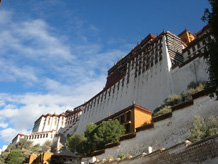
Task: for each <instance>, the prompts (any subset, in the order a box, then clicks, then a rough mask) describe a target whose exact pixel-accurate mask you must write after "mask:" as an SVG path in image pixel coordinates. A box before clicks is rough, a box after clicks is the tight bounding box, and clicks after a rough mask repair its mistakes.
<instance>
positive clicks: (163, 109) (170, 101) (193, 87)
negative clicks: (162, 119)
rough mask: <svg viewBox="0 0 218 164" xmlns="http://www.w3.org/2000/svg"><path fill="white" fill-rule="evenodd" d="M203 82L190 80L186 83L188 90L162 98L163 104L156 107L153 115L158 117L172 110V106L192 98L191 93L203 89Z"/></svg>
mask: <svg viewBox="0 0 218 164" xmlns="http://www.w3.org/2000/svg"><path fill="white" fill-rule="evenodd" d="M204 86H205V82H201V81H199V82H191V83H190V84H189V85H188V90H187V91H183V92H182V93H181V95H176V94H173V95H171V96H170V97H169V98H167V99H166V100H164V104H163V105H161V106H159V107H158V108H156V109H155V110H154V112H153V117H158V116H161V115H163V114H166V113H169V112H172V107H173V106H175V105H178V104H181V103H184V102H187V101H189V100H191V99H192V95H193V94H195V93H197V92H200V91H202V90H204Z"/></svg>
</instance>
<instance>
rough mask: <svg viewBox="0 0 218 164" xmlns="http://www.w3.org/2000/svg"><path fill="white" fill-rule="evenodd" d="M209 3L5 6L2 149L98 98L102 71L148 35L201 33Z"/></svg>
mask: <svg viewBox="0 0 218 164" xmlns="http://www.w3.org/2000/svg"><path fill="white" fill-rule="evenodd" d="M207 7H209V4H208V1H207V0H191V1H190V0H183V1H173V0H153V1H146V0H136V1H133V0H110V1H108V0H104V1H102V0H80V1H77V0H28V1H27V0H25V1H24V0H19V1H18V0H16V1H15V0H2V4H1V6H0V148H1V147H2V145H4V144H9V143H10V142H11V140H12V138H13V137H15V136H16V134H17V133H28V132H30V131H31V129H32V127H33V124H34V121H35V120H36V119H37V118H39V117H40V116H41V114H47V113H54V112H55V113H61V112H64V111H65V110H67V109H73V108H74V107H76V106H78V105H80V104H82V103H83V102H84V101H87V100H88V99H89V98H91V97H92V96H94V95H95V94H96V93H98V92H99V91H101V90H102V88H103V87H104V84H105V82H106V76H107V70H108V69H109V68H110V67H111V66H113V63H114V62H116V61H117V60H119V59H121V57H122V56H125V55H126V54H127V53H128V52H129V51H130V50H131V49H132V47H134V46H135V45H136V44H137V42H140V41H141V39H142V38H144V37H146V36H147V35H148V34H149V33H153V34H155V35H157V34H158V33H161V32H162V31H163V30H166V31H171V32H172V33H174V34H179V33H180V32H182V31H183V30H184V29H185V28H187V29H189V30H190V31H191V32H193V33H195V32H198V31H199V30H200V29H201V28H202V27H203V26H204V25H205V23H203V22H202V21H201V17H202V15H203V12H204V9H205V8H207Z"/></svg>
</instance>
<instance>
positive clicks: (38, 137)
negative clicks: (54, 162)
mask: <svg viewBox="0 0 218 164" xmlns="http://www.w3.org/2000/svg"><path fill="white" fill-rule="evenodd" d="M40 138H48V133H46V134H37V135H31V136H26V139H29V140H30V139H40ZM51 138H52V135H51Z"/></svg>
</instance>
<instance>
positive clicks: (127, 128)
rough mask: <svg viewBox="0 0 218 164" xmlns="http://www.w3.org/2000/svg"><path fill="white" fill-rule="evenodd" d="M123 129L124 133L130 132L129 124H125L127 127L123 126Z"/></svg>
mask: <svg viewBox="0 0 218 164" xmlns="http://www.w3.org/2000/svg"><path fill="white" fill-rule="evenodd" d="M125 128H126V133H129V132H130V124H127V125H126V126H125Z"/></svg>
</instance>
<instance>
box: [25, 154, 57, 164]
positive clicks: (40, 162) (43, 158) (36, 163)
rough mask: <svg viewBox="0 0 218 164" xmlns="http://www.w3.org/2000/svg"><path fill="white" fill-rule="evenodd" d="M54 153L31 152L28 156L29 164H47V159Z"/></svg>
mask: <svg viewBox="0 0 218 164" xmlns="http://www.w3.org/2000/svg"><path fill="white" fill-rule="evenodd" d="M52 155H54V153H47V152H46V153H42V154H40V155H38V156H37V155H35V154H32V155H30V158H29V164H49V162H48V160H49V159H50V158H51V156H52Z"/></svg>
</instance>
